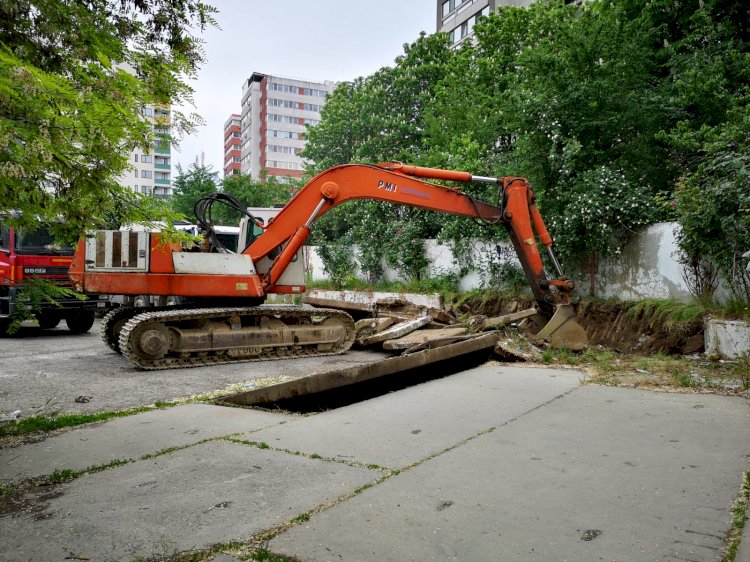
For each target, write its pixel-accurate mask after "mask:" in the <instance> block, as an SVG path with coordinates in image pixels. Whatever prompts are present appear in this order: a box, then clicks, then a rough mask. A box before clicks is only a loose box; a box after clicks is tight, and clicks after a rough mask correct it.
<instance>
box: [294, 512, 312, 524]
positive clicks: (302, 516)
mask: <svg viewBox="0 0 750 562" xmlns="http://www.w3.org/2000/svg"><path fill="white" fill-rule="evenodd" d="M309 520H310V513H309V512H308V513H300V514H299V515H298V516H297V517H295V518H294V519H292V520H291V521H290V523H291V524H292V525H297V524H298V523H304V522H305V521H309Z"/></svg>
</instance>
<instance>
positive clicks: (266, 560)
mask: <svg viewBox="0 0 750 562" xmlns="http://www.w3.org/2000/svg"><path fill="white" fill-rule="evenodd" d="M250 556H251V558H250V560H254V561H255V562H292V561H293V560H294V559H292V558H285V557H283V556H278V555H276V554H271V553H270V552H268V551H267V550H266V549H265V548H260V549H258V550H256V551H255V552H253V553H252V554H251V555H250Z"/></svg>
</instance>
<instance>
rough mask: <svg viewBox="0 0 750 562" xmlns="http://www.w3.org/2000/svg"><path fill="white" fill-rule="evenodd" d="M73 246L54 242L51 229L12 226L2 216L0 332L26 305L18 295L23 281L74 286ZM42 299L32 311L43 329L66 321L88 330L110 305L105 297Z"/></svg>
mask: <svg viewBox="0 0 750 562" xmlns="http://www.w3.org/2000/svg"><path fill="white" fill-rule="evenodd" d="M73 253H74V248H72V247H70V246H60V245H57V244H55V242H54V241H53V239H52V237H51V235H50V232H49V230H48V229H47V228H45V227H44V226H40V227H39V228H38V229H36V230H34V231H33V232H25V231H24V230H22V229H16V228H13V227H11V226H10V225H9V224H8V223H7V221H4V220H3V217H2V216H0V335H2V334H5V332H6V331H7V329H8V326H10V324H11V322H12V320H13V315H14V314H15V312H16V309H17V307H19V306H25V304H24V303H23V299H20V300H19V297H20V296H21V294H22V291H23V285H24V280H27V279H29V278H37V279H43V280H45V281H49V282H51V283H54V284H56V285H58V286H63V287H68V288H71V289H72V288H73V284H72V282H71V280H70V278H69V277H68V268H69V267H70V262H71V260H72V257H73ZM55 301H56V303H51V302H43V303H41V305H40V307H39V309H38V310H34V311H32V313H33V315H34V316H35V317H36V319H37V321H38V322H39V326H40V327H41V328H54V327H55V326H57V325H58V324H59V323H60V321H61V320H65V323H66V324H67V326H68V330H70V332H72V333H74V334H80V333H83V332H87V331H88V330H89V329H91V326H92V325H93V323H94V318H95V314H96V309H97V307H98V306H100V307H104V306H105V305H106V304H107V300H106V297H104V298H101V299H100V298H99V297H98V296H95V295H94V296H92V297H91V298H88V299H86V300H83V301H82V300H78V299H76V298H74V297H65V298H59V299H55Z"/></svg>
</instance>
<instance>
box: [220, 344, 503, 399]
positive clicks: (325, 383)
mask: <svg viewBox="0 0 750 562" xmlns="http://www.w3.org/2000/svg"><path fill="white" fill-rule="evenodd" d="M496 343H497V335H496V334H484V335H480V336H477V337H474V338H471V339H468V340H466V341H462V342H459V343H453V344H450V345H445V346H443V347H440V348H437V349H427V350H424V351H417V352H415V353H410V354H407V355H399V356H397V357H389V358H387V359H381V360H380V361H377V362H371V363H367V364H362V365H354V366H351V367H343V368H341V369H337V370H331V371H327V372H324V373H309V374H308V376H305V377H298V378H295V379H293V380H290V381H286V382H281V383H279V384H273V385H268V386H263V387H261V388H258V389H254V390H249V391H244V392H240V393H237V394H233V395H232V396H226V397H224V398H222V400H223V401H225V402H229V403H231V404H239V405H243V406H252V405H255V404H263V403H266V402H276V401H278V400H284V399H286V398H295V397H297V396H304V395H308V394H314V393H316V392H323V391H325V390H332V389H334V388H341V387H343V386H348V385H352V384H357V383H361V382H364V381H369V380H372V379H376V378H378V377H383V376H386V375H392V374H394V373H404V374H405V375H406V376H408V371H409V370H411V369H417V368H419V367H424V366H425V365H430V364H434V368H435V369H436V370H439V369H440V368H441V367H440V364H439V362H440V361H444V360H447V359H453V358H456V357H460V356H462V355H468V354H469V353H474V352H476V351H482V350H485V349H489V348H491V347H494V346H495V344H496Z"/></svg>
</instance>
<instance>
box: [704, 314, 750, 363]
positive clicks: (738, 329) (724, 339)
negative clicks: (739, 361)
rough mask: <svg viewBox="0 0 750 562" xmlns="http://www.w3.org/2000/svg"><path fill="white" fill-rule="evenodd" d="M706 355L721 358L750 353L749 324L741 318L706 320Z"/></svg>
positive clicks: (733, 357) (745, 355) (731, 357)
mask: <svg viewBox="0 0 750 562" xmlns="http://www.w3.org/2000/svg"><path fill="white" fill-rule="evenodd" d="M705 334H706V355H708V356H709V357H721V358H723V359H736V358H738V357H743V356H744V357H747V356H748V355H749V354H750V324H748V323H747V322H742V321H741V320H723V319H720V318H708V319H707V320H706V332H705Z"/></svg>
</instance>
